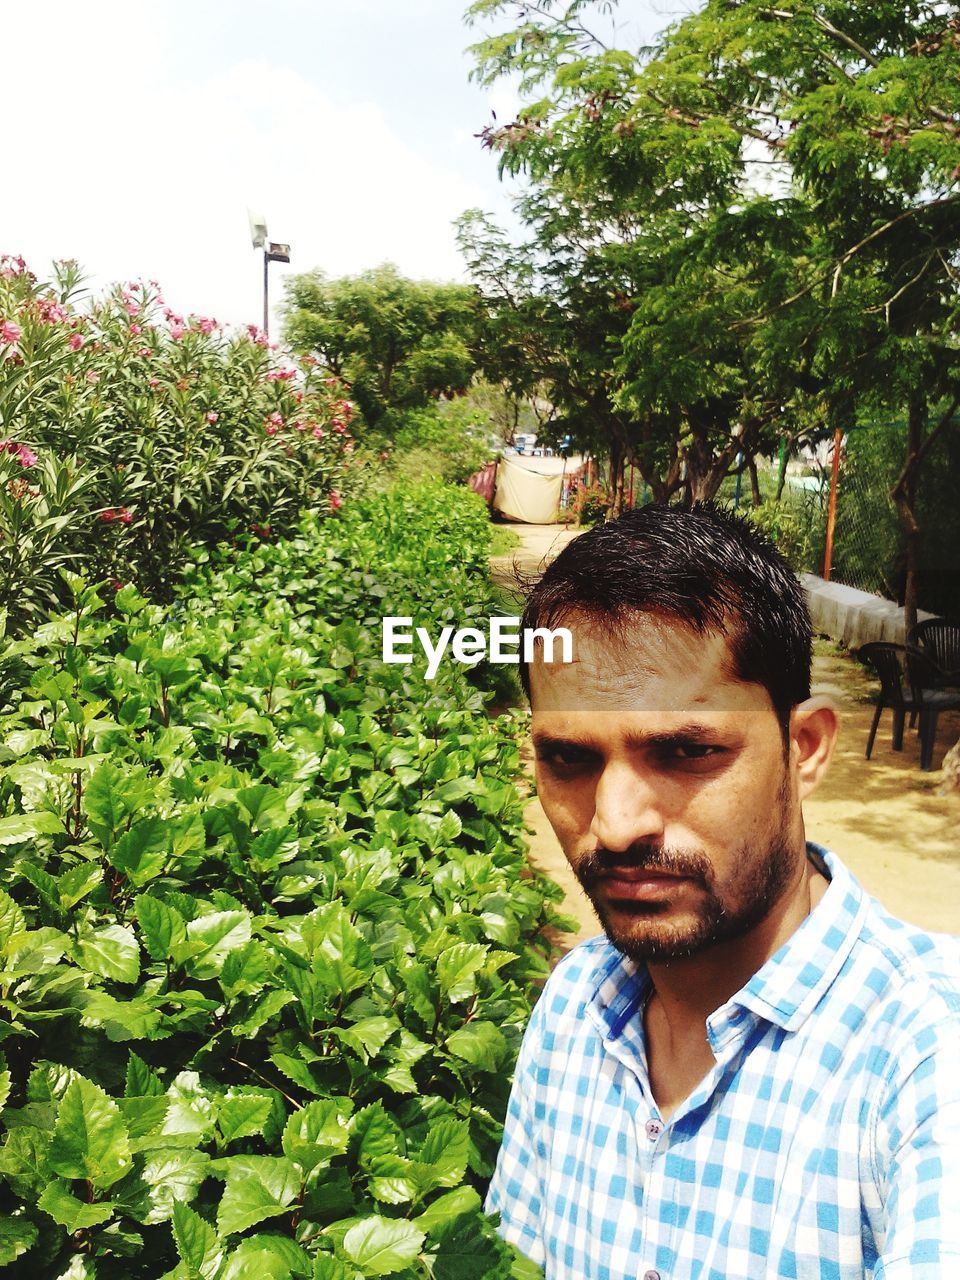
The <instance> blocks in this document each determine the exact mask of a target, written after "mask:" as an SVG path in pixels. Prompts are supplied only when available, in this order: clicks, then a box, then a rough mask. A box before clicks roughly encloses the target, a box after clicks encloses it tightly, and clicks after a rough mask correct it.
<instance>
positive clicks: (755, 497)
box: [747, 453, 763, 507]
mask: <svg viewBox="0 0 960 1280" xmlns="http://www.w3.org/2000/svg"><path fill="white" fill-rule="evenodd" d="M747 468H748V470H749V472H750V497H751V499H752V501H753V505H754V506H755V507H759V506H762V505H763V496H762V495H761V493H760V477H759V476H758V475H757V460H756V458H755V457H754V456H753V454H752V453H751V455H750V457H749V458H748V459H747Z"/></svg>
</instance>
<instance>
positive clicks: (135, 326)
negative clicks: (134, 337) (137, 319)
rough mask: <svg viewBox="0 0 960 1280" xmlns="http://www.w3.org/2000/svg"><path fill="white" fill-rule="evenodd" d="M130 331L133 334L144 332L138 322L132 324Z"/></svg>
mask: <svg viewBox="0 0 960 1280" xmlns="http://www.w3.org/2000/svg"><path fill="white" fill-rule="evenodd" d="M130 332H131V333H132V334H138V333H143V330H142V329H141V328H140V326H139V325H138V324H132V325H131V326H130Z"/></svg>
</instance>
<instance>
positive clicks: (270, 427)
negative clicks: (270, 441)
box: [263, 422, 280, 436]
mask: <svg viewBox="0 0 960 1280" xmlns="http://www.w3.org/2000/svg"><path fill="white" fill-rule="evenodd" d="M263 429H264V431H265V432H266V433H267V435H268V436H275V435H276V434H277V432H278V431H279V430H280V428H279V427H277V426H275V425H274V424H273V423H272V422H268V423H267V425H266V426H265V427H264V428H263Z"/></svg>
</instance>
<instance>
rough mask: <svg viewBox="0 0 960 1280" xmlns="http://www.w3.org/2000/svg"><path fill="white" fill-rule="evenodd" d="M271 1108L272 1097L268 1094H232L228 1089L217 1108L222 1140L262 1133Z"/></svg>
mask: <svg viewBox="0 0 960 1280" xmlns="http://www.w3.org/2000/svg"><path fill="white" fill-rule="evenodd" d="M272 1110H273V1097H272V1096H271V1095H270V1094H266V1093H263V1094H255V1093H237V1094H234V1093H232V1092H231V1091H228V1092H227V1093H226V1094H225V1095H224V1096H223V1097H222V1098H221V1099H220V1103H219V1106H218V1108H217V1128H218V1129H219V1130H220V1134H221V1136H222V1138H223V1141H224V1142H233V1141H235V1139H237V1138H249V1137H251V1136H252V1135H253V1134H260V1135H262V1134H263V1128H264V1125H265V1124H266V1123H267V1121H268V1120H269V1118H270V1113H271V1111H272Z"/></svg>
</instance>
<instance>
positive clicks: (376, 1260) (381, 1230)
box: [343, 1214, 425, 1276]
mask: <svg viewBox="0 0 960 1280" xmlns="http://www.w3.org/2000/svg"><path fill="white" fill-rule="evenodd" d="M424 1239H425V1237H424V1234H423V1232H422V1231H418V1230H417V1228H416V1227H415V1226H414V1225H413V1223H411V1222H403V1221H400V1220H399V1219H393V1218H382V1217H381V1216H380V1215H379V1214H374V1215H372V1216H371V1217H369V1218H364V1219H362V1221H360V1222H358V1223H356V1224H355V1225H354V1226H352V1227H351V1228H350V1230H349V1231H348V1232H347V1234H346V1235H345V1236H344V1237H343V1250H344V1253H346V1255H347V1257H348V1258H349V1259H350V1260H351V1262H355V1263H356V1264H357V1266H358V1267H359V1268H360V1269H361V1271H362V1272H363V1274H364V1275H365V1276H388V1275H391V1274H392V1273H393V1272H394V1271H401V1270H402V1269H403V1268H404V1267H406V1266H408V1265H409V1264H410V1263H411V1262H413V1261H414V1260H415V1259H416V1258H417V1257H418V1256H419V1254H420V1250H421V1248H422V1247H423V1242H424Z"/></svg>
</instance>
